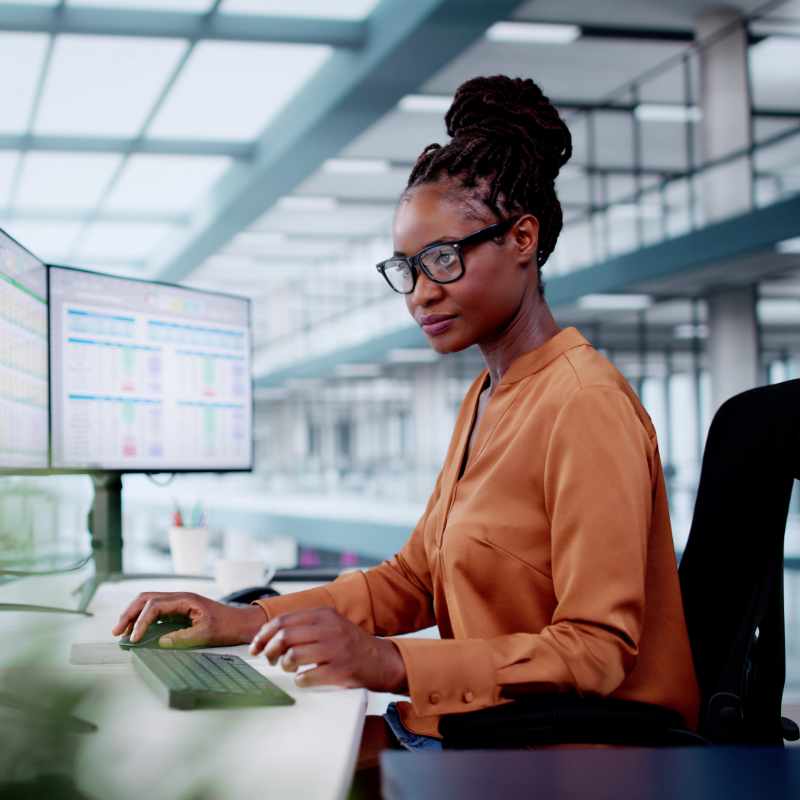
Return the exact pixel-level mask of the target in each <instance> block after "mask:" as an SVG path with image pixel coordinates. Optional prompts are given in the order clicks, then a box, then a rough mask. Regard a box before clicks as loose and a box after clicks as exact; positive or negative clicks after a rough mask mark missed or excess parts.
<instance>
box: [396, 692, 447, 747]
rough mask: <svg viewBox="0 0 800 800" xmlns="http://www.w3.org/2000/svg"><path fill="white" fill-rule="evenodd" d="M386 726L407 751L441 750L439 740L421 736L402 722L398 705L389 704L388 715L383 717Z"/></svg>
mask: <svg viewBox="0 0 800 800" xmlns="http://www.w3.org/2000/svg"><path fill="white" fill-rule="evenodd" d="M383 718H384V719H385V720H386V724H387V725H388V726H389V727H390V728H391V729H392V733H393V734H394V735H395V737H396V738H397V741H398V742H400V744H401V745H402V746H403V747H404V748H405V749H406V750H441V749H442V743H441V741H440V740H439V739H434V738H433V737H432V736H420V735H419V734H418V733H413V732H412V731H410V730H409V729H408V728H406V726H405V725H403V723H402V721H401V720H400V715H399V714H398V713H397V704H396V703H389V705H388V707H387V708H386V713H385V714H384V715H383Z"/></svg>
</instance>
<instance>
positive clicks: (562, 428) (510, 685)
mask: <svg viewBox="0 0 800 800" xmlns="http://www.w3.org/2000/svg"><path fill="white" fill-rule="evenodd" d="M655 447H656V445H655V441H654V440H653V441H651V439H650V437H649V435H648V433H647V431H646V429H645V428H644V426H643V424H642V423H641V421H640V420H639V419H638V417H637V416H636V413H635V411H634V409H633V406H632V404H631V402H630V401H629V399H628V398H627V396H626V395H625V394H624V393H623V392H622V391H621V390H619V389H616V388H614V387H605V386H594V387H586V388H582V389H579V390H578V391H577V392H576V394H575V395H574V396H573V397H572V398H571V399H570V401H569V402H568V403H567V404H565V406H564V407H563V408H562V410H561V411H560V413H559V415H558V417H557V419H556V422H555V423H554V426H553V430H552V433H551V436H550V441H549V445H548V451H547V456H546V465H545V475H544V486H545V502H546V508H547V512H548V515H549V519H550V535H551V565H552V579H553V587H554V592H555V597H556V601H557V604H556V607H555V610H554V613H553V615H552V620H551V622H550V624H548V625H547V626H546V627H545V628H544V629H542V630H540V631H537V632H519V633H510V634H507V635H501V636H496V637H493V638H488V639H465V640H443V641H436V640H426V639H398V640H395V643H396V645H397V647H398V648H399V649H400V652H401V654H402V656H403V659H404V662H405V665H406V672H407V675H408V685H409V689H410V695H411V702H412V704H413V708H414V712H415V713H416V714H417V715H419V716H429V715H436V714H443V713H452V712H459V711H471V710H475V709H478V708H483V707H485V706H490V705H494V704H496V703H498V702H500V701H501V700H503V699H506V698H510V697H514V696H518V695H521V694H524V693H528V692H542V691H565V690H573V691H578V692H579V693H582V694H598V695H608V694H610V693H611V692H613V691H614V690H615V689H616V688H617V687H619V685H620V684H621V683H622V681H623V680H624V678H625V676H626V675H627V674H628V673H629V672H630V671H631V670H632V669H633V666H634V664H635V662H636V657H637V654H638V643H639V639H640V636H641V632H642V625H643V617H644V604H645V574H646V568H647V550H648V535H649V530H650V521H651V514H652V485H653V484H652V476H651V471H652V469H655V468H656V467H655V464H654V455H655Z"/></svg>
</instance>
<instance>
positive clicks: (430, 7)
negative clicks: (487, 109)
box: [153, 0, 519, 281]
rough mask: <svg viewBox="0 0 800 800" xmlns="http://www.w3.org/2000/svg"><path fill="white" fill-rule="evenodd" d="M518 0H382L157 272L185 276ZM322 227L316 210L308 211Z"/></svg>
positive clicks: (175, 243) (231, 175)
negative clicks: (362, 30)
mask: <svg viewBox="0 0 800 800" xmlns="http://www.w3.org/2000/svg"><path fill="white" fill-rule="evenodd" d="M517 5H519V0H494V1H493V2H491V3H486V2H484V0H417V2H415V3H413V4H409V3H408V2H407V0H383V2H381V3H380V4H379V5H378V7H377V8H376V9H375V11H373V13H372V15H371V17H370V20H369V22H370V36H369V40H368V42H367V44H366V46H365V47H364V48H363V49H362V50H360V51H355V52H353V51H337V52H335V53H334V54H333V55H332V56H331V58H330V59H329V61H328V62H327V63H326V65H325V68H324V69H322V70H320V71H319V72H318V73H317V74H316V75H315V76H314V77H313V78H312V79H311V80H310V81H309V82H308V83H307V84H306V86H305V87H304V88H303V89H301V90H300V91H299V92H298V94H297V95H296V96H295V97H294V98H293V99H292V100H291V101H290V102H289V103H288V105H287V106H286V107H285V108H284V110H283V111H282V112H281V113H280V114H279V116H278V117H277V118H276V119H275V120H274V121H273V122H272V123H270V124H269V125H268V126H267V128H266V130H265V131H264V133H263V135H262V136H261V138H260V141H259V143H258V149H257V156H256V160H255V162H254V163H252V164H251V165H248V166H247V167H245V166H242V165H237V166H235V167H233V168H232V169H231V170H230V171H229V172H228V174H227V175H226V176H225V177H223V178H222V180H221V181H220V182H219V183H218V184H217V186H216V187H215V191H214V193H213V195H212V196H211V197H210V198H209V199H208V200H207V202H206V203H205V204H204V205H203V206H202V207H201V208H200V209H199V210H198V212H197V213H196V215H195V220H194V223H193V225H192V226H191V230H190V232H189V233H188V235H186V236H183V237H179V238H177V239H176V240H175V241H173V242H172V246H171V248H169V251H168V252H167V254H166V255H165V257H164V258H163V259H161V260H160V261H159V262H157V263H155V264H154V265H153V267H154V269H153V273H154V274H155V275H157V276H158V277H160V278H162V279H163V280H170V281H178V280H182V279H183V278H185V277H186V276H187V275H189V274H190V273H191V272H192V270H194V269H195V267H197V266H198V265H199V264H201V263H202V262H203V261H205V260H206V259H207V258H208V257H209V256H211V255H212V254H213V253H215V252H216V251H217V250H219V248H220V247H222V246H223V245H224V244H225V243H226V242H227V241H228V240H230V239H231V237H232V236H234V235H235V234H236V233H238V232H239V231H241V230H243V229H244V228H246V227H248V226H249V225H250V224H251V223H253V222H254V221H255V220H257V219H258V218H259V217H260V216H261V215H262V214H263V213H264V212H265V211H267V210H268V209H269V208H271V207H272V206H273V204H274V203H275V202H276V201H277V200H278V199H279V198H280V197H282V196H283V195H285V194H288V193H290V192H291V191H292V190H293V189H294V188H295V187H296V186H297V185H298V184H300V183H301V182H302V181H303V180H304V179H305V178H307V177H308V176H309V175H311V174H313V173H314V172H315V171H316V169H317V168H318V167H319V166H320V165H321V164H322V163H323V162H324V161H325V160H326V159H328V158H331V157H333V156H336V155H337V154H338V153H339V152H340V151H341V149H342V148H343V147H345V146H346V145H348V144H349V143H350V142H351V141H352V140H353V139H354V138H355V137H356V136H358V135H359V134H360V133H363V132H364V131H365V130H367V128H369V127H370V126H371V125H372V124H373V123H375V122H377V121H378V120H379V119H380V118H381V117H382V116H383V115H384V114H386V112H388V111H389V110H391V109H392V108H394V107H395V105H396V104H397V102H398V101H399V100H400V98H401V97H403V96H404V95H406V94H408V93H410V92H412V91H416V90H417V89H418V88H419V86H420V85H421V84H422V83H423V82H424V81H425V80H427V79H428V78H430V77H431V75H433V74H434V73H435V72H437V71H438V70H439V69H441V68H442V67H444V66H445V65H446V64H448V63H449V62H450V61H451V60H452V59H453V58H454V57H456V56H457V55H459V54H460V53H462V52H463V51H464V50H465V49H466V48H467V47H469V45H471V44H472V43H473V42H475V41H476V40H477V39H479V38H480V37H481V36H483V33H484V31H485V30H486V28H487V27H488V26H489V25H491V24H492V23H493V22H496V21H497V20H498V19H504V18H506V17H507V16H508V15H509V14H510V13H511V12H513V10H514V9H515V7H516V6H517ZM309 227H313V215H309Z"/></svg>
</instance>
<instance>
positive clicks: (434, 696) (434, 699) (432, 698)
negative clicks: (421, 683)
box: [428, 692, 442, 706]
mask: <svg viewBox="0 0 800 800" xmlns="http://www.w3.org/2000/svg"><path fill="white" fill-rule="evenodd" d="M441 699H442V696H441V695H440V694H439V692H431V693H430V694H429V695H428V701H429V702H430V704H431V705H432V706H435V705H436V704H437V703H438V702H439V701H440V700H441Z"/></svg>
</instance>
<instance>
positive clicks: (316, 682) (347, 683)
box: [294, 664, 356, 689]
mask: <svg viewBox="0 0 800 800" xmlns="http://www.w3.org/2000/svg"><path fill="white" fill-rule="evenodd" d="M294 682H295V685H296V686H300V687H301V688H303V689H307V688H309V687H311V686H344V687H348V688H349V687H352V686H355V685H356V684H355V683H354V682H353V680H352V679H351V678H345V677H344V675H343V674H342V672H341V670H338V669H336V668H335V667H333V666H331V665H330V664H321V665H320V666H318V667H314V669H307V670H305V671H304V672H301V673H299V674H298V675H297V676H296V677H295V679H294Z"/></svg>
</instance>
